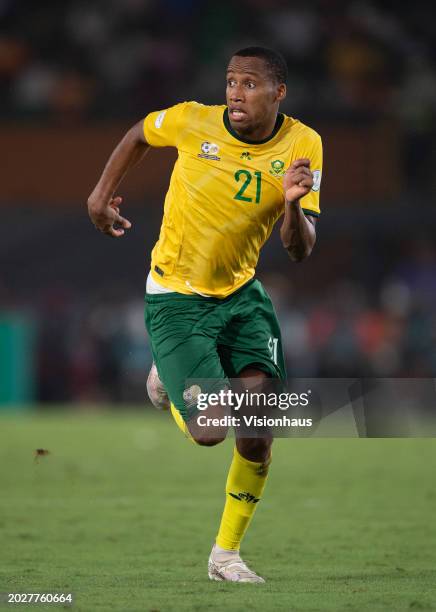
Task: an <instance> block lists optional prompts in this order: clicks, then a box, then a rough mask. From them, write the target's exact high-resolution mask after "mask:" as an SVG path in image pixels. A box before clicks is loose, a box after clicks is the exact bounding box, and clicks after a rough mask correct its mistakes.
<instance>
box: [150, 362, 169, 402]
mask: <svg viewBox="0 0 436 612" xmlns="http://www.w3.org/2000/svg"><path fill="white" fill-rule="evenodd" d="M147 393H148V397H149V398H150V401H151V403H152V404H153V406H154V407H155V408H157V409H158V410H168V409H169V408H170V400H169V398H168V395H167V393H166V391H165V387H164V386H163V384H162V382H161V380H160V378H159V375H158V373H157V369H156V366H155V364H154V363H153V365H152V366H151V370H150V373H149V375H148V378H147Z"/></svg>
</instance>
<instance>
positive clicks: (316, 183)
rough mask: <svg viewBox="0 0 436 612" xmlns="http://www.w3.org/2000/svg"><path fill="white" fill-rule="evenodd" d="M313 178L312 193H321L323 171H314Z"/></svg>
mask: <svg viewBox="0 0 436 612" xmlns="http://www.w3.org/2000/svg"><path fill="white" fill-rule="evenodd" d="M312 176H313V186H312V191H319V188H320V187H321V170H314V171H313V172H312Z"/></svg>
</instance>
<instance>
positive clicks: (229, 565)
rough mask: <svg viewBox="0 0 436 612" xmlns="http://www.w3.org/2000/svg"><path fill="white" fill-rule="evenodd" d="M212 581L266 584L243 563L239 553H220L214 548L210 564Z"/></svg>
mask: <svg viewBox="0 0 436 612" xmlns="http://www.w3.org/2000/svg"><path fill="white" fill-rule="evenodd" d="M208 573H209V578H210V579H211V580H217V581H219V582H222V581H227V582H265V580H264V579H263V578H261V577H260V576H258V575H257V574H256V573H255V572H253V571H252V570H251V569H250V568H249V567H247V566H246V564H245V563H244V562H243V561H242V559H241V557H240V556H239V552H238V551H222V552H221V551H220V552H218V551H217V550H216V545H214V546H213V548H212V552H211V553H210V557H209V563H208Z"/></svg>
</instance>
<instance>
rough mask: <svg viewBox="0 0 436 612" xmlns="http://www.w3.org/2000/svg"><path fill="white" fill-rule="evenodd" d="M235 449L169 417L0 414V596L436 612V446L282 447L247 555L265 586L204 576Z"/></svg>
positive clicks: (96, 606)
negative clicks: (184, 430) (192, 438)
mask: <svg viewBox="0 0 436 612" xmlns="http://www.w3.org/2000/svg"><path fill="white" fill-rule="evenodd" d="M36 448H45V449H48V450H49V451H50V455H47V456H45V457H42V458H41V459H40V460H39V462H38V463H36V462H35V460H34V457H33V451H34V449H36ZM231 448H232V442H231V440H228V441H227V442H226V443H225V444H223V445H221V446H220V447H217V448H199V447H196V446H194V445H193V444H191V443H190V442H188V441H187V440H185V439H184V437H183V436H182V435H181V433H180V432H179V430H178V429H177V427H176V426H175V425H174V424H173V423H172V421H171V419H170V417H169V415H168V414H156V415H154V414H151V413H149V412H147V413H143V414H141V413H126V412H123V413H122V414H120V415H113V414H107V413H97V412H94V413H91V414H90V413H89V412H76V413H75V414H60V413H57V414H51V415H36V414H35V415H34V416H32V415H27V416H23V417H18V416H9V417H2V418H0V461H1V470H0V591H16V592H20V591H21V592H23V591H27V592H29V591H57V592H69V591H72V592H73V593H74V595H75V597H76V602H75V605H74V608H73V609H74V610H77V611H78V610H80V611H82V610H83V611H90V612H93V611H94V610H96V611H98V610H117V611H122V612H127V611H133V610H135V611H138V612H139V611H141V612H143V611H151V610H155V611H157V610H159V611H162V612H163V611H167V610H177V611H179V610H200V611H203V610H241V612H242V611H244V612H246V611H251V610H262V611H263V612H265V611H270V610H271V611H274V612H275V611H276V610H296V611H298V610H311V611H315V610H320V611H325V610H332V611H339V610H347V611H349V610H355V611H359V612H360V611H362V610H371V611H372V610H392V611H395V612H396V611H399V610H433V609H434V610H436V552H435V540H436V538H435V536H436V488H435V483H436V478H435V474H436V469H435V468H436V440H432V439H401V440H395V439H386V440H383V439H372V440H371V439H326V438H324V439H293V440H290V439H287V440H278V441H276V443H275V449H274V456H273V465H272V469H271V475H270V480H269V482H268V485H267V489H266V494H265V496H264V499H263V500H262V502H261V504H260V505H259V508H258V510H257V516H256V517H255V520H254V522H253V524H252V526H251V528H250V530H249V533H248V535H247V537H246V540H245V542H244V546H243V553H244V558H246V560H247V561H248V562H249V563H250V564H251V565H252V566H253V568H254V569H256V570H257V571H258V572H259V573H260V574H262V575H263V576H265V578H266V579H267V583H266V584H265V585H237V584H220V583H212V582H210V581H209V580H208V578H207V573H206V564H207V557H208V554H209V550H210V547H211V544H212V541H213V538H214V536H215V533H216V529H217V525H218V522H219V518H220V514H221V509H222V505H223V489H224V482H225V477H226V472H227V466H228V464H229V461H230V456H231ZM14 607H15V608H17V609H18V608H19V609H29V606H14ZM5 609H6V608H5ZM37 609H38V610H44V609H51V610H55V609H56V607H54V606H51V607H48V606H41V605H40V606H38V608H37Z"/></svg>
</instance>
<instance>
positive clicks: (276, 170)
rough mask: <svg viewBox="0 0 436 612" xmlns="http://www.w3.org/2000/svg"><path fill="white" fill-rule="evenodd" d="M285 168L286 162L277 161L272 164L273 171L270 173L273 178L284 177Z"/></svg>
mask: <svg viewBox="0 0 436 612" xmlns="http://www.w3.org/2000/svg"><path fill="white" fill-rule="evenodd" d="M284 167H285V162H284V161H282V160H281V159H275V160H274V161H272V162H271V170H270V171H269V173H270V174H272V175H273V176H283V175H284V173H285V170H284Z"/></svg>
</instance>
